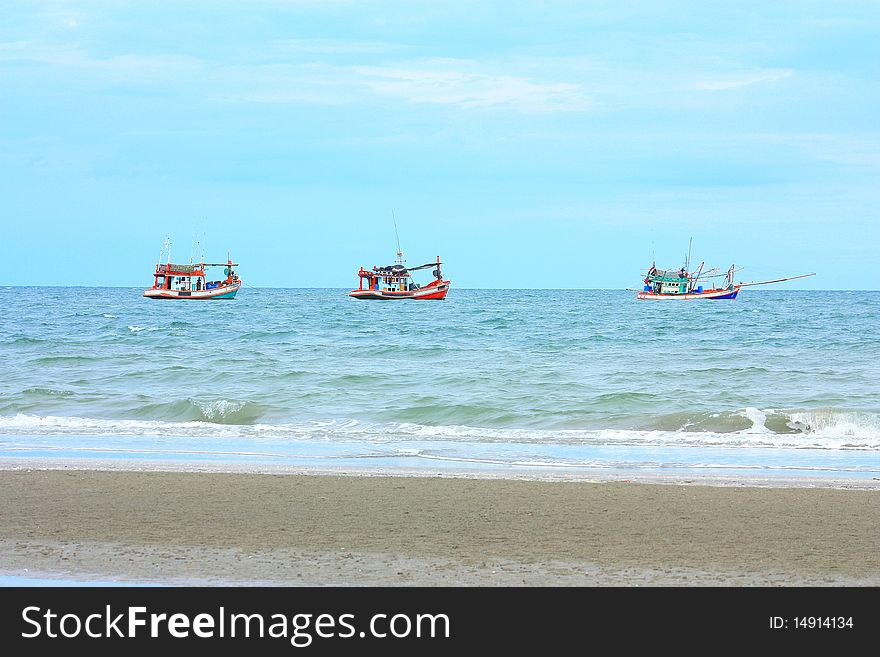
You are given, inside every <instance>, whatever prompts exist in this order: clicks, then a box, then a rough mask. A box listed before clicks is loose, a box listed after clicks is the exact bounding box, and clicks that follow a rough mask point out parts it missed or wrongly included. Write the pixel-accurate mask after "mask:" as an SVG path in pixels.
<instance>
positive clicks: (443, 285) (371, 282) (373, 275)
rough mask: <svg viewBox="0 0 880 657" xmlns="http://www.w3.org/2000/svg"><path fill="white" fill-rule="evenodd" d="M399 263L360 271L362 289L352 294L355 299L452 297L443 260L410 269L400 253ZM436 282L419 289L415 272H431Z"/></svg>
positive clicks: (438, 259) (350, 293) (359, 277)
mask: <svg viewBox="0 0 880 657" xmlns="http://www.w3.org/2000/svg"><path fill="white" fill-rule="evenodd" d="M397 256H398V262H397V264H395V265H389V266H388V267H373V268H372V269H364V268H363V267H361V268H360V271H358V282H359V284H360V287H358V289H356V290H352V291H351V292H349V293H348V295H349V296H351V297H354V298H355V299H381V300H387V299H444V298H446V295H447V294H448V293H449V285H450V283H449V281H447V280H445V279H444V278H443V272H441V271H440V264H441V263H440V256H437V261H436V262H429V263H428V264H425V265H419V266H418V267H407V266H406V265H404V264H403V254H402V253H400V252H399V251H398V253H397ZM431 267H434V271H433V272H431V273H432V274H433V275H434V280H433V281H431V282H430V283H428V284H427V285H419V284H418V283H416V282H414V281H413V278H412V272H414V271H419V270H422V269H430V268H431Z"/></svg>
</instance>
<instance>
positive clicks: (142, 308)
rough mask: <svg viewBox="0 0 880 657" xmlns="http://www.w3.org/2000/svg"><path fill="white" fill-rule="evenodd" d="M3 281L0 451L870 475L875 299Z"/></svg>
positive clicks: (867, 295)
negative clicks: (150, 288) (371, 293)
mask: <svg viewBox="0 0 880 657" xmlns="http://www.w3.org/2000/svg"><path fill="white" fill-rule="evenodd" d="M140 292H141V290H140V289H127V288H0V303H2V307H3V309H4V312H3V314H2V317H0V372H2V374H3V375H2V377H0V457H4V458H29V459H34V460H40V459H50V458H51V459H55V460H57V459H62V460H71V462H73V460H74V459H80V458H89V459H99V460H101V459H104V460H107V461H108V462H109V461H119V460H120V459H122V460H135V461H139V460H150V461H167V462H173V463H178V464H180V463H184V464H199V463H237V464H247V463H257V464H283V465H316V464H317V465H320V466H322V467H331V468H332V467H340V468H346V469H351V468H356V467H382V468H392V469H393V468H404V467H405V468H408V469H411V468H415V469H420V468H421V469H428V470H432V471H433V470H436V469H449V468H453V469H466V470H469V471H477V472H479V471H497V470H507V469H529V470H541V469H563V470H576V471H592V470H604V471H615V472H616V471H620V472H623V471H627V470H639V471H656V472H681V473H690V474H693V473H697V474H699V473H701V472H706V471H711V472H713V473H715V474H718V473H727V474H731V475H739V474H754V473H762V472H764V473H766V472H775V473H785V474H794V475H799V474H811V475H816V474H817V473H818V474H819V475H822V474H833V475H834V476H845V477H860V478H871V479H873V478H875V477H880V400H878V390H880V358H878V356H880V293H875V292H803V291H801V292H794V291H769V290H745V291H744V292H743V293H742V295H741V297H740V298H739V299H737V300H735V301H719V302H705V301H704V302H653V303H652V302H643V301H636V300H635V299H634V295H633V293H628V292H623V291H588V290H546V291H544V290H458V289H453V290H452V292H451V293H450V295H449V297H448V298H447V299H446V301H443V302H384V303H383V302H362V301H356V300H354V299H350V298H348V297H347V296H346V295H345V291H344V290H304V289H296V290H277V289H276V290H272V289H252V288H247V287H245V288H244V289H242V290H241V292H240V293H239V295H238V297H237V298H236V299H235V300H232V301H212V302H192V303H184V302H173V301H151V300H147V299H143V298H141V296H140Z"/></svg>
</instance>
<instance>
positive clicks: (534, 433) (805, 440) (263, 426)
mask: <svg viewBox="0 0 880 657" xmlns="http://www.w3.org/2000/svg"><path fill="white" fill-rule="evenodd" d="M185 401H186V403H188V404H189V409H190V410H191V411H192V412H193V413H194V414H195V417H194V418H193V419H185V420H184V421H168V420H154V419H103V418H83V417H63V416H39V415H30V414H23V413H19V414H17V415H0V434H17V435H114V436H125V435H132V436H158V437H175V436H180V437H195V438H254V439H263V438H265V439H275V440H312V441H342V442H361V443H363V442H366V443H372V444H387V443H399V442H415V443H430V442H456V443H478V444H491V443H497V444H544V445H551V444H556V445H593V446H611V447H613V446H643V447H651V446H656V447H661V446H665V447H730V448H768V447H784V448H799V449H835V450H880V413H876V412H861V411H841V410H834V409H818V410H806V411H791V412H788V413H783V412H781V411H775V410H760V409H755V408H747V409H742V410H741V411H737V412H736V413H739V414H740V416H741V417H740V419H741V420H743V424H748V426H745V427H744V428H741V429H739V430H735V431H732V430H728V431H717V430H695V429H694V425H693V424H691V425H686V426H683V427H680V428H677V429H671V428H655V429H559V430H553V429H524V428H506V429H505V428H486V427H472V426H466V425H424V424H417V423H410V422H385V423H371V422H359V421H356V420H329V421H317V420H315V421H306V422H299V423H280V424H268V423H259V422H257V421H256V419H259V416H260V415H262V413H263V411H264V409H262V408H261V407H260V406H259V405H256V404H253V403H252V402H235V401H229V400H214V401H208V402H204V401H203V402H198V401H194V400H185ZM719 415H720V416H723V414H719ZM723 417H727V416H723ZM782 417H785V418H787V420H786V422H785V424H784V427H781V429H784V430H779V431H775V430H774V429H773V427H774V426H776V425H778V423H779V422H781V419H780V418H782Z"/></svg>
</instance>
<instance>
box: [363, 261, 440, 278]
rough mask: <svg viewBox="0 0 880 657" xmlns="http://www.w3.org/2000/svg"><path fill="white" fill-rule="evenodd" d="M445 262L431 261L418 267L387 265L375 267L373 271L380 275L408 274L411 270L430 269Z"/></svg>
mask: <svg viewBox="0 0 880 657" xmlns="http://www.w3.org/2000/svg"><path fill="white" fill-rule="evenodd" d="M441 264H443V263H440V262H429V263H427V264H424V265H419V266H418V267H404V266H403V265H387V266H385V267H373V272H374V273H375V274H377V275H379V276H408V275H409V272H411V271H419V270H420V269H429V268H431V267H436V266H438V265H441Z"/></svg>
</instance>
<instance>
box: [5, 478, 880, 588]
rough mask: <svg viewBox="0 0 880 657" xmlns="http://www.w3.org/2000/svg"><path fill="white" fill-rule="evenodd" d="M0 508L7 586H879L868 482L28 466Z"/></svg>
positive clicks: (878, 537) (879, 495) (877, 537)
mask: <svg viewBox="0 0 880 657" xmlns="http://www.w3.org/2000/svg"><path fill="white" fill-rule="evenodd" d="M678 483H682V482H678ZM0 504H2V508H4V510H5V511H4V513H3V514H2V515H0V575H6V576H12V577H13V578H14V577H22V576H24V577H27V576H31V577H34V576H39V577H47V578H50V579H51V578H54V577H60V578H62V579H76V580H83V579H84V580H86V581H93V582H100V581H123V582H134V583H138V582H139V583H160V584H172V585H174V584H187V583H189V584H209V585H220V584H238V585H254V584H270V585H272V584H281V585H405V586H408V585H426V586H435V585H452V586H455V585H479V586H491V585H502V586H524V585H529V586H536V585H547V586H566V585H576V586H606V585H616V586H621V585H622V586H646V585H648V586H651V585H666V586H670V585H671V586H702V585H727V586H755V585H769V586H802V585H819V586H843V585H850V586H853V585H854V586H878V585H880V550H878V549H877V548H878V545H880V491H878V490H876V489H872V490H865V489H845V488H829V487H804V486H788V487H767V486H763V487H762V486H750V485H748V484H747V483H743V482H739V483H738V484H736V485H729V484H728V485H718V486H715V485H702V483H700V484H696V483H691V484H688V485H669V484H668V483H664V484H657V483H634V482H631V481H629V482H627V481H603V482H594V481H584V480H579V481H572V480H567V481H548V480H536V479H494V478H492V479H488V478H470V477H468V478H461V477H449V476H436V475H434V476H408V475H400V476H385V475H381V474H376V475H371V476H363V475H359V474H355V473H349V474H347V475H339V474H335V475H334V474H321V475H316V474H293V473H279V472H274V473H262V474H259V473H253V472H251V473H220V472H205V471H202V472H192V471H187V472H181V471H177V472H168V471H164V472H161V471H155V470H150V471H131V470H127V471H120V470H113V471H111V470H100V471H99V470H83V469H77V470H73V469H56V470H51V469H34V468H31V469H30V470H28V469H17V470H11V469H4V470H0ZM0 583H2V576H0Z"/></svg>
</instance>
